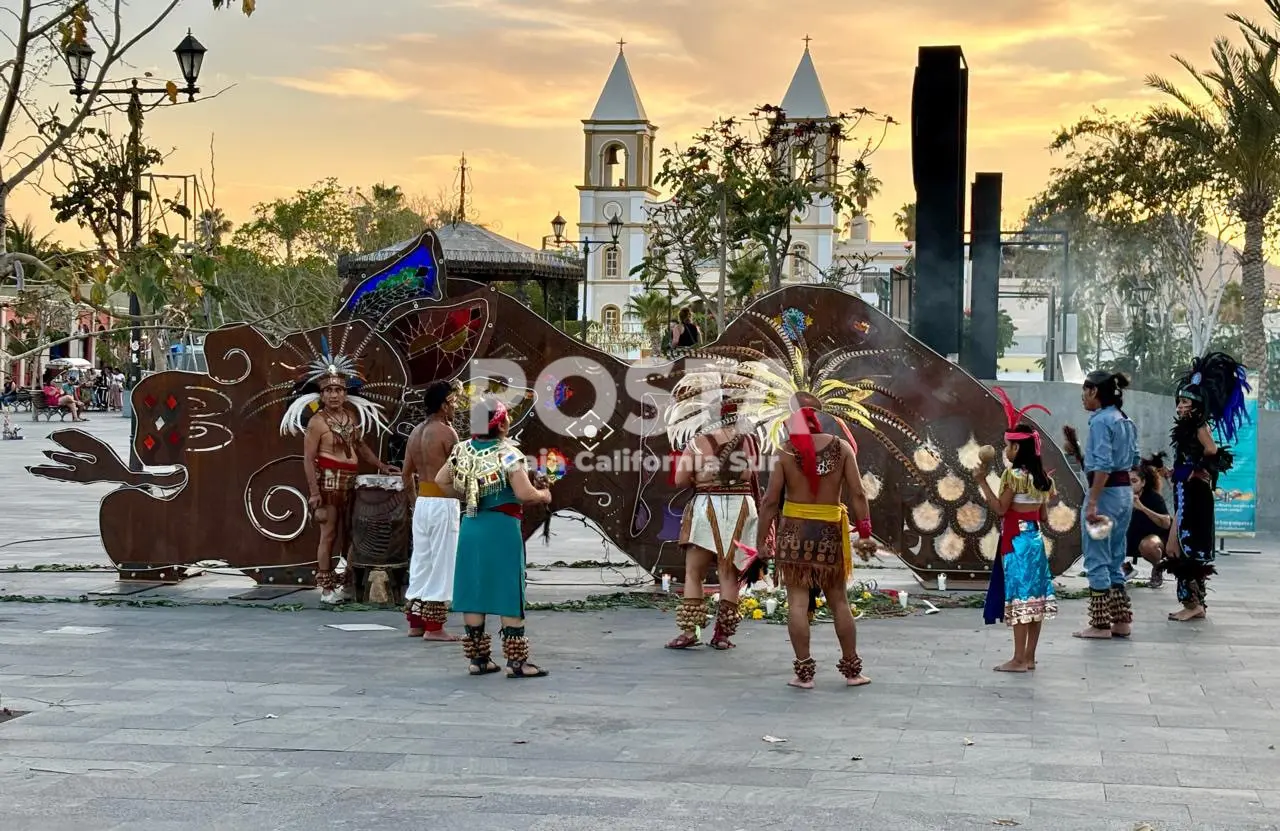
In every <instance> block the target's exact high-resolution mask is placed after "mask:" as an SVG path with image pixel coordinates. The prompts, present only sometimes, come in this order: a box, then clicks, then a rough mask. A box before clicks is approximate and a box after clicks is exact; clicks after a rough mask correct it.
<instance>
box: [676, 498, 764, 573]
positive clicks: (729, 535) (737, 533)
mask: <svg viewBox="0 0 1280 831" xmlns="http://www.w3.org/2000/svg"><path fill="white" fill-rule="evenodd" d="M756 519H757V516H756V502H755V498H754V496H752V494H751V493H750V492H745V493H743V492H727V493H726V492H720V491H711V490H707V491H699V492H698V493H697V494H695V495H694V497H693V500H692V501H690V503H689V505H688V507H687V508H686V509H685V512H684V517H683V520H682V522H681V523H680V545H695V546H697V547H698V548H702V549H705V550H707V551H710V552H712V553H713V554H715V555H716V558H717V559H718V560H729V561H731V562H733V564H734V567H735V568H739V569H741V568H742V567H743V566H744V565H746V555H745V554H744V553H742V551H741V549H739V548H738V547H737V546H736V545H734V542H735V541H738V540H742V541H744V542H746V543H747V544H751V542H752V541H754V540H755V538H756Z"/></svg>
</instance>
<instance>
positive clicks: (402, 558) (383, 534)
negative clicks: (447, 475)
mask: <svg viewBox="0 0 1280 831" xmlns="http://www.w3.org/2000/svg"><path fill="white" fill-rule="evenodd" d="M409 545H410V525H409V510H408V501H407V500H406V499H405V494H404V482H403V481H402V480H401V479H400V477H399V476H371V475H365V476H357V477H356V488H355V493H354V494H353V495H352V500H351V565H353V566H355V567H357V568H408V566H409Z"/></svg>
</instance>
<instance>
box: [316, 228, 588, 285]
mask: <svg viewBox="0 0 1280 831" xmlns="http://www.w3.org/2000/svg"><path fill="white" fill-rule="evenodd" d="M435 234H436V237H437V238H438V239H439V240H440V247H441V249H443V251H444V262H445V270H446V273H447V274H448V275H449V276H450V277H467V278H471V279H479V280H482V281H483V280H581V279H583V274H584V269H583V265H582V262H581V261H580V260H575V259H571V258H568V257H565V256H563V255H561V254H558V253H554V252H551V251H539V250H537V249H536V248H530V247H529V246H527V245H525V244H524V243H520V242H516V241H515V240H513V239H507V238H506V237H504V236H502V235H501V234H496V233H494V232H493V231H490V230H489V229H488V228H484V227H481V226H479V225H473V224H472V223H470V222H455V223H452V224H449V225H442V226H440V227H439V228H436V229H435ZM416 242H417V238H416V237H415V238H413V239H409V240H404V241H403V242H398V243H396V244H395V245H389V246H387V247H386V248H383V249H380V250H378V251H372V252H370V253H368V254H356V255H353V256H350V257H344V258H342V259H341V260H340V261H339V263H338V273H339V275H340V276H341V277H343V278H351V277H354V276H359V275H366V274H371V273H373V272H375V271H377V270H378V269H379V268H380V267H381V266H382V265H383V264H385V263H387V262H389V261H391V260H393V259H395V258H396V257H397V256H399V255H400V254H401V253H403V252H404V251H405V249H406V248H408V247H409V246H411V245H413V244H415V243H416Z"/></svg>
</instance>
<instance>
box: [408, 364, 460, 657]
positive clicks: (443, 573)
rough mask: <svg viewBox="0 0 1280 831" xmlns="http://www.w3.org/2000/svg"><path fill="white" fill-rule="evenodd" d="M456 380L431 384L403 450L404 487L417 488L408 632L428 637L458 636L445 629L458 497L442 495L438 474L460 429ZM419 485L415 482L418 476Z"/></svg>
mask: <svg viewBox="0 0 1280 831" xmlns="http://www.w3.org/2000/svg"><path fill="white" fill-rule="evenodd" d="M458 392H460V390H459V388H458V386H457V385H456V384H451V383H449V382H448V381H436V382H435V383H433V384H432V385H431V386H429V387H427V391H426V394H425V395H424V396H423V404H424V405H425V407H426V410H427V420H426V421H424V422H422V423H421V424H419V425H418V426H417V427H415V428H414V430H413V433H411V434H410V436H409V445H408V447H407V448H406V450H405V455H404V487H405V491H406V492H410V491H413V490H416V491H417V493H418V498H417V499H416V500H415V501H414V502H412V503H410V504H411V506H412V508H411V510H412V513H413V557H412V559H410V561H409V588H408V590H407V591H406V592H405V609H404V616H405V618H406V619H407V620H408V622H409V637H411V638H416V637H420V638H422V639H423V640H428V641H456V640H458V637H457V636H456V635H451V634H449V633H448V632H446V631H445V630H444V625H445V623H446V622H447V620H448V617H449V601H450V600H452V598H453V565H454V559H455V557H456V556H457V553H458V526H459V523H460V519H461V518H460V514H459V503H458V500H456V499H452V498H450V497H447V496H445V495H444V492H443V491H442V490H440V488H439V487H438V486H437V485H436V481H435V480H436V474H437V473H438V472H439V470H440V468H441V467H442V466H443V465H444V464H445V462H447V461H448V460H449V454H450V453H451V452H453V446H454V445H455V444H457V443H458V433H457V431H456V430H454V429H453V414H454V407H455V406H456V403H457V402H456V397H455V396H456V395H457V393H458ZM415 474H416V475H417V484H416V487H415V484H414V475H415Z"/></svg>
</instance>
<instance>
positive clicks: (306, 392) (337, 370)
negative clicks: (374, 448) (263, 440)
mask: <svg viewBox="0 0 1280 831" xmlns="http://www.w3.org/2000/svg"><path fill="white" fill-rule="evenodd" d="M349 333H350V327H349V326H344V327H342V333H341V338H340V340H339V342H338V346H337V349H331V348H330V338H331V337H332V335H333V327H330V328H329V330H328V334H327V335H320V338H319V344H318V345H316V344H313V343H312V341H311V338H310V337H308V336H305V335H304V336H303V342H304V343H305V344H306V347H307V348H306V349H305V350H304V349H303V348H302V347H300V346H299V345H298V344H297V343H295V342H294V338H289V339H286V340H285V341H284V346H285V347H286V348H288V349H289V350H291V351H292V352H293V353H294V354H296V355H297V356H298V358H299V359H301V360H300V363H299V364H298V365H297V366H294V367H289V366H288V365H285V364H279V365H280V366H284V367H285V368H286V369H289V370H291V371H292V373H293V375H294V377H293V379H291V380H288V381H281V382H279V383H276V384H272V385H271V386H269V387H267V388H266V389H265V390H263V391H262V392H260V393H258V394H257V395H255V396H253V397H252V398H250V399H249V401H247V402H246V403H245V405H244V411H245V413H246V417H252V416H254V415H256V414H258V413H260V412H262V411H263V410H265V409H267V408H269V407H271V406H272V405H275V404H277V403H281V402H283V401H286V400H287V401H289V406H288V407H287V408H286V409H285V412H284V416H283V417H282V418H281V419H280V435H282V436H286V435H301V434H302V433H304V432H305V431H306V425H307V421H308V420H309V419H310V417H311V415H312V414H313V413H315V412H316V410H318V409H319V408H320V403H321V401H320V398H321V393H322V392H323V391H324V390H325V389H328V388H330V387H335V386H336V387H341V388H342V389H343V390H345V391H346V393H347V403H348V404H350V405H351V407H352V409H354V410H355V412H356V417H357V419H358V420H359V425H360V432H361V433H363V434H366V435H367V434H369V433H373V432H376V431H382V432H388V433H389V432H390V431H391V428H390V427H389V426H388V424H387V420H386V419H385V418H384V416H383V408H384V407H395V406H396V405H398V404H399V403H400V400H401V395H402V393H403V390H402V388H401V385H399V384H396V383H395V382H392V381H375V382H372V383H371V382H369V381H366V380H365V377H364V373H363V372H362V370H361V368H360V357H361V353H362V352H363V351H364V349H365V347H367V346H368V344H369V342H370V341H371V340H372V339H373V330H370V331H369V333H368V335H366V336H365V338H364V340H363V341H362V342H361V343H360V344H358V345H357V346H356V348H355V349H353V350H351V351H349V352H348V351H346V341H347V336H348V334H349ZM383 389H387V390H392V389H394V391H395V393H396V394H394V395H392V394H389V393H387V392H382V391H381V390H383Z"/></svg>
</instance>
